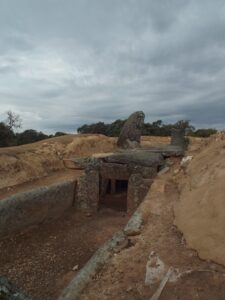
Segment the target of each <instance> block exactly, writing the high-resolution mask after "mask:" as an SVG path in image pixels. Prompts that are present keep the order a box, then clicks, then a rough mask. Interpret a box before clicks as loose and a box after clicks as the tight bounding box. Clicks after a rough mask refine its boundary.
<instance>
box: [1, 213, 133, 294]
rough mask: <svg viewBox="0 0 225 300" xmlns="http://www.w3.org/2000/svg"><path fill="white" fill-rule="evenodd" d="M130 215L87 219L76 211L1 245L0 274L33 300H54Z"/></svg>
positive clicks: (110, 215) (109, 215) (15, 236)
mask: <svg viewBox="0 0 225 300" xmlns="http://www.w3.org/2000/svg"><path fill="white" fill-rule="evenodd" d="M127 220H128V215H125V214H124V213H122V212H115V211H110V210H107V211H106V210H105V211H100V212H99V213H98V214H95V215H94V214H93V215H92V216H86V215H85V214H81V213H77V212H75V211H74V209H73V210H70V212H67V213H65V214H64V215H63V216H62V217H61V218H60V219H58V220H57V221H53V222H51V223H48V224H42V225H40V226H38V227H35V228H33V229H30V230H29V231H27V232H23V233H21V234H17V235H13V236H10V237H8V238H5V239H4V240H1V241H0V274H1V275H5V276H7V277H8V279H9V280H11V281H12V282H13V283H14V284H15V285H16V286H18V287H19V288H20V289H21V290H22V291H23V292H26V293H27V294H28V295H30V296H31V297H32V299H33V300H50V299H51V300H55V299H57V297H58V296H59V294H60V292H61V291H62V290H63V288H65V287H66V286H67V284H68V283H69V282H70V280H71V279H72V278H73V277H74V276H75V274H76V272H77V270H73V268H74V266H78V269H80V268H82V267H83V265H84V264H85V263H86V262H87V260H88V259H89V258H90V257H91V256H92V255H93V254H94V252H95V251H96V250H97V249H98V248H99V247H100V246H101V245H102V244H103V243H104V242H105V241H106V240H107V239H109V238H111V236H112V235H113V234H114V233H115V232H116V231H118V230H120V229H122V228H123V227H124V226H125V224H126V222H127Z"/></svg>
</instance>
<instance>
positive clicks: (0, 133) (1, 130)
mask: <svg viewBox="0 0 225 300" xmlns="http://www.w3.org/2000/svg"><path fill="white" fill-rule="evenodd" d="M6 115H7V117H6V120H5V121H2V122H0V147H11V146H18V145H24V144H30V143H34V142H38V141H41V140H44V139H49V138H52V137H57V136H61V135H65V133H64V132H56V133H55V134H54V135H52V134H51V135H47V134H44V133H43V132H41V131H37V130H34V129H27V130H25V131H23V132H16V130H17V129H19V128H21V127H22V120H21V118H20V116H19V115H18V114H15V113H14V112H12V111H7V112H6Z"/></svg>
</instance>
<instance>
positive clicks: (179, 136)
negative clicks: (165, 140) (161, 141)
mask: <svg viewBox="0 0 225 300" xmlns="http://www.w3.org/2000/svg"><path fill="white" fill-rule="evenodd" d="M171 145H174V146H180V147H181V148H182V149H186V148H187V140H186V138H185V129H184V128H179V129H177V128H172V129H171Z"/></svg>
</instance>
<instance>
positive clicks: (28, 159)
mask: <svg viewBox="0 0 225 300" xmlns="http://www.w3.org/2000/svg"><path fill="white" fill-rule="evenodd" d="M114 147H115V139H113V138H108V137H106V136H103V135H72V134H71V135H66V136H61V137H57V138H52V139H48V140H44V141H41V142H37V143H33V144H28V145H23V146H18V147H10V148H0V189H2V188H4V187H8V186H13V185H16V184H21V183H24V182H28V181H32V180H34V179H37V178H40V177H44V176H48V175H49V174H52V173H54V172H57V171H61V170H64V169H65V167H64V165H63V161H62V159H63V158H68V157H71V156H86V155H91V154H93V153H96V152H110V151H112V150H113V149H114Z"/></svg>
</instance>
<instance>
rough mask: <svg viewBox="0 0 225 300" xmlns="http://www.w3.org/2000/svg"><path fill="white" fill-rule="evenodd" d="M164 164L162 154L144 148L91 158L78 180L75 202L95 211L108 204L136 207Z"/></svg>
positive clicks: (122, 209) (118, 207) (128, 207)
mask: <svg viewBox="0 0 225 300" xmlns="http://www.w3.org/2000/svg"><path fill="white" fill-rule="evenodd" d="M163 163H164V160H163V156H162V155H161V154H159V153H150V152H149V151H144V150H132V151H129V150H127V151H123V152H121V153H115V154H111V155H108V156H103V157H98V158H92V159H90V160H88V161H87V164H86V167H85V175H84V176H83V177H81V178H80V179H79V180H78V183H77V194H76V202H75V205H76V207H77V208H78V209H86V210H94V211H98V210H99V209H101V208H105V207H108V208H113V209H116V210H121V211H131V210H134V209H135V208H136V207H137V206H138V205H139V204H140V202H141V201H142V200H143V198H144V197H145V195H146V193H147V191H148V189H149V187H150V186H151V184H152V182H153V178H154V177H155V176H156V174H157V171H158V170H159V168H160V167H161V166H162V165H163ZM78 164H79V163H78ZM79 165H80V164H79Z"/></svg>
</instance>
